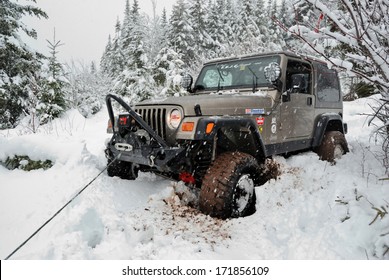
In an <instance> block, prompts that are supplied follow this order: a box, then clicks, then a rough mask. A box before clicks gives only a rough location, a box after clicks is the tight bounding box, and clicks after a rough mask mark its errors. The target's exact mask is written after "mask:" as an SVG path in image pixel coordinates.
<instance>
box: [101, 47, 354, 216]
mask: <svg viewBox="0 0 389 280" xmlns="http://www.w3.org/2000/svg"><path fill="white" fill-rule="evenodd" d="M183 86H184V87H185V88H186V90H187V91H188V92H189V94H188V95H187V96H181V97H171V98H166V99H164V100H148V101H144V102H141V103H139V104H136V106H135V107H134V108H132V107H130V106H129V105H128V104H126V103H125V102H124V101H123V100H122V99H121V98H119V97H117V96H115V95H108V96H107V98H106V102H107V107H108V113H109V117H110V123H111V125H112V129H111V131H112V133H113V136H112V139H111V140H110V141H109V143H108V144H107V149H106V156H107V158H108V169H107V170H108V175H109V176H119V177H121V178H125V179H135V178H136V177H137V174H138V171H139V170H141V171H151V172H155V173H157V174H161V175H164V176H168V177H170V178H172V179H174V180H182V181H184V182H185V183H187V184H188V185H192V186H196V187H198V188H199V189H200V196H199V208H200V210H201V211H202V212H203V213H205V214H209V215H211V216H213V217H218V218H222V219H226V218H230V217H242V216H247V215H250V214H252V213H254V212H255V203H256V196H255V190H254V187H255V186H256V185H258V184H260V183H261V182H263V173H262V172H261V170H262V166H263V164H264V162H265V160H266V159H267V158H269V157H272V156H273V155H287V154H293V153H296V152H301V151H309V150H313V151H315V152H316V153H317V154H318V155H319V157H320V158H321V159H322V160H327V161H330V162H334V161H335V160H336V159H337V158H339V157H341V156H342V155H343V154H344V153H346V152H347V151H348V147H347V142H346V139H345V136H344V135H345V134H346V132H347V126H346V124H345V123H344V122H343V119H342V118H343V104H342V95H341V92H340V86H339V80H338V76H337V73H336V71H335V70H332V69H329V68H328V67H327V64H326V63H324V62H321V61H318V60H316V59H312V58H307V57H300V56H296V55H294V54H292V53H286V52H277V53H265V54H258V55H250V56H242V57H234V58H227V59H218V60H213V61H210V62H208V63H206V64H205V65H204V66H203V68H202V70H201V71H200V74H199V76H198V78H197V80H196V81H195V83H194V85H193V78H192V77H191V76H190V75H186V76H184V77H183ZM112 100H115V101H116V102H118V103H119V104H120V105H121V106H122V107H123V108H124V109H125V111H126V113H124V114H119V115H118V116H114V112H113V108H112Z"/></svg>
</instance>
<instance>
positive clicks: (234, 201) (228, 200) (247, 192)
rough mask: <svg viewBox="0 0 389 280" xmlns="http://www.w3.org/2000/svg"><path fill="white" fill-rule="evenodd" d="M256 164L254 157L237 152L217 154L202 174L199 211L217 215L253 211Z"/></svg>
mask: <svg viewBox="0 0 389 280" xmlns="http://www.w3.org/2000/svg"><path fill="white" fill-rule="evenodd" d="M259 174H260V168H259V165H258V162H257V160H256V159H255V158H254V157H253V156H251V155H248V154H245V153H241V152H228V153H224V154H221V155H219V156H218V157H217V158H216V159H215V161H214V162H213V163H212V165H211V166H210V167H209V169H208V171H207V173H206V174H205V176H204V179H203V184H202V187H201V191H200V201H199V206H200V211H202V212H203V213H204V214H207V215H210V216H212V217H217V218H221V219H227V218H237V217H244V216H249V215H251V214H253V213H255V202H256V195H255V188H254V187H255V183H256V182H257V181H258V180H257V179H258V177H259Z"/></svg>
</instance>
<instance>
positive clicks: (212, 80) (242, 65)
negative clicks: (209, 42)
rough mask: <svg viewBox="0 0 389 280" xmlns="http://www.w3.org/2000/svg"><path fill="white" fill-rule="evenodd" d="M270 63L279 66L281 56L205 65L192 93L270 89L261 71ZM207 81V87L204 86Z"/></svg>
mask: <svg viewBox="0 0 389 280" xmlns="http://www.w3.org/2000/svg"><path fill="white" fill-rule="evenodd" d="M271 62H277V63H278V64H280V63H281V55H279V54H269V55H263V56H253V57H245V58H234V59H230V60H220V61H218V62H212V63H208V64H205V65H204V67H203V68H202V69H201V72H200V74H199V76H198V78H197V80H196V83H195V85H194V91H195V92H198V91H201V92H203V91H204V92H208V91H211V92H212V91H220V90H233V89H244V88H251V89H253V91H254V90H255V89H256V88H263V87H271V86H272V84H271V83H270V82H269V81H268V80H266V78H265V75H264V71H263V70H264V68H265V67H266V66H268V65H269V64H270V63H271ZM229 75H230V76H229ZM207 79H208V81H209V82H208V83H209V85H208V86H207V85H204V84H205V83H206V81H205V80H207ZM228 82H230V84H228Z"/></svg>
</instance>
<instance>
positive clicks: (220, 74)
mask: <svg viewBox="0 0 389 280" xmlns="http://www.w3.org/2000/svg"><path fill="white" fill-rule="evenodd" d="M216 69H217V73H218V74H219V77H220V78H219V81H218V82H217V92H219V91H220V80H222V81H223V82H224V78H223V74H222V72H221V71H220V69H219V65H216Z"/></svg>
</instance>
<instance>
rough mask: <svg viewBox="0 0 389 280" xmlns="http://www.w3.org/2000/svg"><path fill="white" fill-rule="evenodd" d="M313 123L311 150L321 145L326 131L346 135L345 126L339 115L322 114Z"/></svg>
mask: <svg viewBox="0 0 389 280" xmlns="http://www.w3.org/2000/svg"><path fill="white" fill-rule="evenodd" d="M315 123H316V126H315V132H314V134H313V139H312V147H313V148H315V147H318V146H319V145H320V144H321V142H322V140H323V137H324V134H325V133H326V131H328V130H331V131H340V132H341V133H343V134H346V133H347V124H345V123H343V119H342V117H341V116H340V115H339V114H323V115H321V116H319V117H318V119H317V120H316V122H315Z"/></svg>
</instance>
